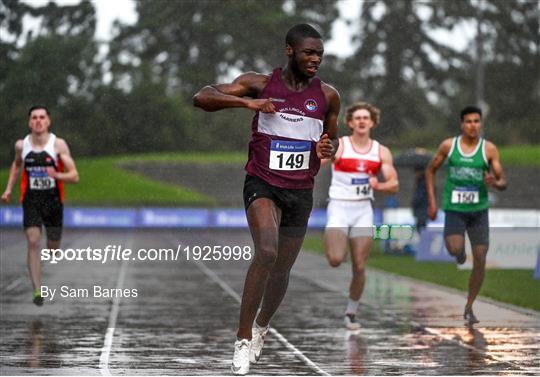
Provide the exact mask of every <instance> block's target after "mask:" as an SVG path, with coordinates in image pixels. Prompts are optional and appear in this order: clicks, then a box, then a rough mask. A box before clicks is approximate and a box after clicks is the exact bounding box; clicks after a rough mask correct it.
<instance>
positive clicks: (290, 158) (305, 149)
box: [269, 140, 311, 170]
mask: <svg viewBox="0 0 540 377" xmlns="http://www.w3.org/2000/svg"><path fill="white" fill-rule="evenodd" d="M310 153H311V144H310V143H309V142H303V141H280V140H273V141H272V144H271V147H270V166H269V167H270V169H274V170H305V169H309V156H310Z"/></svg>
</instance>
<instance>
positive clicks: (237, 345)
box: [231, 339, 251, 376]
mask: <svg viewBox="0 0 540 377" xmlns="http://www.w3.org/2000/svg"><path fill="white" fill-rule="evenodd" d="M250 349H251V342H250V341H249V340H247V339H240V340H237V341H236V342H234V356H233V361H232V365H231V371H232V372H233V374H237V375H242V376H243V375H244V374H247V373H248V372H249V350H250Z"/></svg>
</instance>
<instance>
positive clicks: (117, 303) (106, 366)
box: [99, 238, 133, 376]
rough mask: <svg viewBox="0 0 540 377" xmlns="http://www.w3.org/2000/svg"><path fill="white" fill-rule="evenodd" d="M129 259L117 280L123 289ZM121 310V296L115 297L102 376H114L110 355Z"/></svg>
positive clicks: (101, 361)
mask: <svg viewBox="0 0 540 377" xmlns="http://www.w3.org/2000/svg"><path fill="white" fill-rule="evenodd" d="M126 248H127V249H133V238H131V239H130V240H129V241H128V242H127V244H126ZM127 266H128V261H126V260H123V261H122V265H121V266H120V272H119V273H118V280H117V281H116V288H117V289H122V288H123V287H124V279H125V277H126V271H127ZM119 311H120V298H118V297H114V298H113V304H112V308H111V312H110V313H109V324H108V325H107V332H106V333H105V338H104V340H103V348H101V355H100V356H99V371H100V372H101V375H102V376H112V374H111V371H110V370H109V357H110V354H111V349H112V344H113V339H114V330H115V328H116V319H117V318H118V312H119Z"/></svg>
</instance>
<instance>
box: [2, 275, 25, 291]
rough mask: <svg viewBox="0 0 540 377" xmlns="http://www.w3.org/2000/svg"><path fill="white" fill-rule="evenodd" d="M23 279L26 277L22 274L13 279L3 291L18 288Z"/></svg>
mask: <svg viewBox="0 0 540 377" xmlns="http://www.w3.org/2000/svg"><path fill="white" fill-rule="evenodd" d="M23 279H24V278H23V277H22V276H21V277H19V278H17V279H15V280H13V281H12V282H11V283H10V284H9V285H8V286H7V287H5V288H4V290H3V291H4V292H9V291H11V290H13V289H15V288H17V287H18V286H19V285H20V284H21V283H22V281H23Z"/></svg>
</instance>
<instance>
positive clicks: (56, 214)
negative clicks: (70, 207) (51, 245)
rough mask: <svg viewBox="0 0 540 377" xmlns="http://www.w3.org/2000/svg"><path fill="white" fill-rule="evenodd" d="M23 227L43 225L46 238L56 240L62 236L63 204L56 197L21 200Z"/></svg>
mask: <svg viewBox="0 0 540 377" xmlns="http://www.w3.org/2000/svg"><path fill="white" fill-rule="evenodd" d="M22 204H23V206H22V207H23V224H24V228H25V229H26V228H30V227H34V226H37V227H40V228H41V226H42V225H45V230H46V232H47V239H49V240H51V241H58V240H60V238H61V237H62V225H63V220H64V205H63V204H62V203H61V202H60V199H58V198H54V197H53V198H47V199H46V200H45V199H41V200H40V199H30V198H25V199H24V200H23V203H22Z"/></svg>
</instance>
